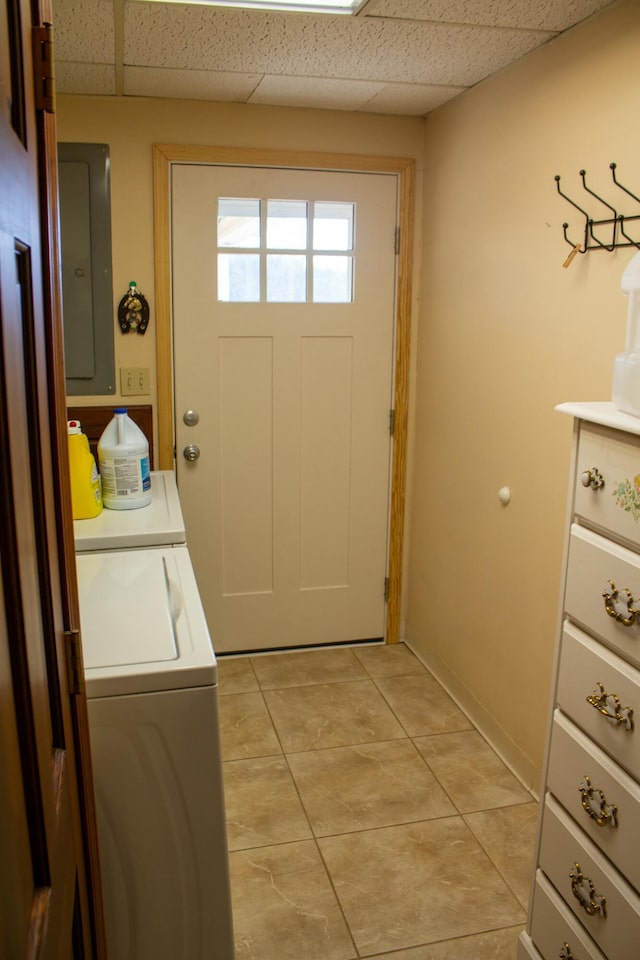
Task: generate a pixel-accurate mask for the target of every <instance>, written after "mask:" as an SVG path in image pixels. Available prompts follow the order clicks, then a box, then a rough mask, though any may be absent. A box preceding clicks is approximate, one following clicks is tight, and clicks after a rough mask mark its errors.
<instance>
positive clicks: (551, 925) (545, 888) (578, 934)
mask: <svg viewBox="0 0 640 960" xmlns="http://www.w3.org/2000/svg"><path fill="white" fill-rule="evenodd" d="M531 939H532V940H533V943H534V944H535V947H536V949H537V950H538V952H539V954H540V956H542V957H543V958H544V960H558V957H566V958H569V957H573V958H574V960H604V957H603V956H602V953H601V952H600V950H599V949H598V947H597V946H596V945H595V943H594V942H593V940H592V939H591V937H590V936H589V934H588V933H587V932H586V930H585V929H584V927H583V926H582V925H581V924H580V923H578V921H577V920H576V918H575V917H574V915H573V914H572V913H571V911H570V910H569V909H568V908H567V907H566V906H565V904H564V902H563V901H562V900H561V899H560V897H559V896H558V894H557V893H556V891H555V890H554V889H553V887H552V886H551V884H550V883H549V881H548V880H547V878H546V877H545V875H544V874H543V873H542V872H541V871H540V870H538V871H537V872H536V884H535V887H534V890H533V907H532V911H531ZM565 944H566V947H565ZM563 950H564V952H563Z"/></svg>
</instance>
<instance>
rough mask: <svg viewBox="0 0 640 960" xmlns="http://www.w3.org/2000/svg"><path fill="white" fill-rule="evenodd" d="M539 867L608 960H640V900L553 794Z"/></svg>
mask: <svg viewBox="0 0 640 960" xmlns="http://www.w3.org/2000/svg"><path fill="white" fill-rule="evenodd" d="M540 867H541V868H542V870H543V871H544V873H545V874H546V875H547V877H548V878H549V880H550V881H551V883H552V884H553V886H554V887H555V888H556V890H557V891H558V893H559V894H560V896H561V897H562V899H563V900H564V902H565V903H566V905H567V906H568V907H569V910H570V911H571V912H572V913H573V914H574V916H575V917H577V919H578V920H579V921H580V923H581V924H582V925H583V926H584V928H585V929H586V930H587V931H588V933H589V934H590V936H591V937H592V938H593V939H594V940H595V941H596V943H597V944H598V946H599V948H600V949H601V950H602V952H603V953H604V954H605V955H606V956H607V958H608V960H638V944H639V943H640V897H638V894H637V893H636V892H635V891H634V890H633V889H632V888H631V887H630V886H629V884H628V883H627V882H626V881H625V880H624V878H623V877H622V876H621V875H620V874H619V873H618V872H617V871H616V870H615V869H614V868H613V867H612V866H611V864H610V863H609V861H608V860H606V858H605V857H603V856H602V854H601V853H600V852H599V850H598V849H597V847H596V846H595V844H593V843H592V842H591V840H589V838H588V837H587V836H586V834H584V833H583V832H582V831H581V830H580V828H579V827H578V826H577V825H576V824H575V823H574V822H573V820H571V819H570V818H569V817H568V816H567V814H566V813H564V812H563V810H562V808H561V807H560V806H559V804H557V803H556V802H555V801H554V800H553V799H552V798H551V797H550V796H547V798H546V801H545V808H544V815H543V822H542V843H541V845H540ZM577 894H580V898H584V901H585V902H586V904H587V905H589V906H588V909H589V911H592V913H590V912H588V911H587V909H585V908H584V906H583V905H582V903H581V899H580V898H579V897H578V896H577ZM591 905H593V906H591Z"/></svg>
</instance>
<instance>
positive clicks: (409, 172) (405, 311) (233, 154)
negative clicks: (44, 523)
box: [153, 144, 415, 643]
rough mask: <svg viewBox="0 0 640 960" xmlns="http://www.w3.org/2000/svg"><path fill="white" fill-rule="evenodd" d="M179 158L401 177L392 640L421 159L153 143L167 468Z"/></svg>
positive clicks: (162, 445) (161, 440)
mask: <svg viewBox="0 0 640 960" xmlns="http://www.w3.org/2000/svg"><path fill="white" fill-rule="evenodd" d="M176 163H206V164H223V165H226V166H261V167H279V168H284V169H286V168H295V169H298V170H337V171H343V172H357V173H388V174H395V175H396V176H397V177H398V196H399V207H398V224H399V241H398V262H397V296H396V338H395V358H394V410H395V425H394V435H393V453H392V467H391V509H390V526H389V568H388V578H389V591H388V603H387V626H386V634H385V636H386V641H387V643H397V642H398V633H399V627H400V599H401V591H402V555H403V535H404V510H405V484H406V465H407V421H408V408H409V357H410V337H411V276H412V266H413V229H414V181H415V161H414V160H413V159H410V158H403V157H369V156H359V155H352V154H325V153H303V152H297V151H280V150H250V149H245V148H240V147H208V146H198V145H190V144H154V145H153V190H154V250H155V306H156V311H155V312H156V361H157V384H158V450H159V463H158V464H156V468H158V469H161V470H171V469H173V466H174V459H175V454H174V449H175V439H174V438H175V425H174V419H173V418H174V413H173V411H174V403H173V393H174V390H173V351H172V342H173V330H172V314H171V215H170V210H171V192H170V191H171V167H172V165H173V164H176Z"/></svg>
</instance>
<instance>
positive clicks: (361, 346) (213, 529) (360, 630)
mask: <svg viewBox="0 0 640 960" xmlns="http://www.w3.org/2000/svg"><path fill="white" fill-rule="evenodd" d="M396 193H397V178H396V177H395V176H393V175H388V174H356V173H333V172H309V171H301V170H274V169H266V168H251V167H244V168H237V167H224V166H207V165H190V164H184V165H175V166H174V167H173V178H172V276H173V316H174V374H175V403H176V408H175V420H176V448H177V451H176V452H177V471H178V486H179V489H180V496H181V501H182V505H183V510H184V514H185V521H186V526H187V539H188V544H189V547H190V551H191V555H192V557H193V561H194V566H195V570H196V574H197V577H198V583H199V587H200V590H201V593H202V598H203V602H204V606H205V610H206V613H207V617H208V620H209V624H210V628H211V630H212V634H213V636H214V642H215V645H216V649H217V650H218V651H219V652H231V651H247V650H260V649H273V648H279V647H292V646H302V645H312V644H324V643H334V642H348V641H356V640H363V639H371V638H378V637H382V636H383V633H384V620H385V600H384V580H385V571H386V555H387V534H388V526H389V516H388V514H389V507H388V501H389V469H390V454H391V437H390V432H389V413H390V407H391V402H392V401H391V398H392V371H393V334H394V330H393V325H394V297H395V244H394V233H395V224H396V210H397V196H396ZM187 411H195V412H196V414H197V423H195V424H194V423H191V424H189V423H187V422H185V419H186V420H187V421H188V420H189V419H191V420H193V419H195V418H194V417H191V418H189V417H186V418H185V414H186V413H187ZM190 444H194V445H196V446H197V447H198V448H199V451H200V455H199V457H198V459H197V460H194V461H188V460H186V459H185V458H184V455H183V451H184V449H185V448H186V447H188V445H190Z"/></svg>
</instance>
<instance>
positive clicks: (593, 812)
mask: <svg viewBox="0 0 640 960" xmlns="http://www.w3.org/2000/svg"><path fill="white" fill-rule="evenodd" d="M578 790H579V791H580V796H581V797H582V809H583V810H585V811H586V812H587V813H588V814H589V816H590V817H591V819H592V820H595V822H596V823H597V824H598V826H599V827H617V826H618V819H617V818H618V808H617V806H616V805H615V803H609V801H608V800H607V798H606V797H605V795H604V793H603V792H602V790H597V789H596V788H595V787H592V786H591V780H590V779H589V777H588V776H587V775H586V774H585V777H584V780H583V782H582V783H581V784H580V786H579V787H578ZM596 794H597V799H596ZM594 801H595V802H594Z"/></svg>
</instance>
